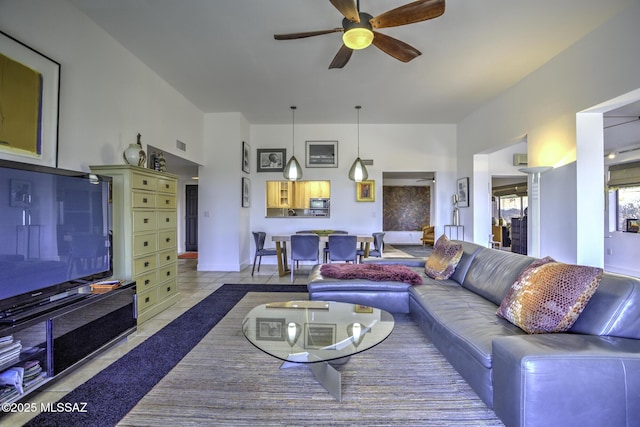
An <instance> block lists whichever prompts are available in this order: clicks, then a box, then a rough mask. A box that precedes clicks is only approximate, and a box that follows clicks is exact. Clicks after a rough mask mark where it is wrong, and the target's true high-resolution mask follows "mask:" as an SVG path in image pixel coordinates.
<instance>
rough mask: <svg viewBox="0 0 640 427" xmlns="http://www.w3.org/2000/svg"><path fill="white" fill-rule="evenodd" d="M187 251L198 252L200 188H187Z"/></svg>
mask: <svg viewBox="0 0 640 427" xmlns="http://www.w3.org/2000/svg"><path fill="white" fill-rule="evenodd" d="M184 206H185V250H186V251H187V252H197V251H198V186H197V185H186V186H185V204H184Z"/></svg>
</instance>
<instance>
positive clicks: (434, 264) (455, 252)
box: [424, 234, 462, 280]
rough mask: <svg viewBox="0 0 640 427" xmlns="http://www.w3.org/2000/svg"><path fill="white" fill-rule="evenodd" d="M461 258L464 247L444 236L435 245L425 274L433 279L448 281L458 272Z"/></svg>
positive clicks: (427, 262) (426, 264) (425, 267)
mask: <svg viewBox="0 0 640 427" xmlns="http://www.w3.org/2000/svg"><path fill="white" fill-rule="evenodd" d="M460 258H462V245H461V244H460V243H454V242H452V241H451V240H449V238H448V237H447V236H446V235H444V234H443V235H442V236H440V237H439V238H438V240H437V241H436V244H435V245H433V252H431V254H430V255H429V258H427V261H426V262H425V265H424V272H425V273H426V274H427V276H429V277H431V278H432V279H436V280H445V279H448V278H449V277H451V275H452V274H453V273H454V272H455V271H456V267H457V266H458V263H459V262H460Z"/></svg>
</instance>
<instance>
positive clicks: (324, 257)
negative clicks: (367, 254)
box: [322, 230, 349, 264]
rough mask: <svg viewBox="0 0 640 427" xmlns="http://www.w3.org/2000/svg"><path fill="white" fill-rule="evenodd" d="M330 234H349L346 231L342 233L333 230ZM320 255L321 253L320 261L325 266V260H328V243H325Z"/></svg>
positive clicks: (341, 231)
mask: <svg viewBox="0 0 640 427" xmlns="http://www.w3.org/2000/svg"><path fill="white" fill-rule="evenodd" d="M331 234H349V232H348V231H343V230H333V231H332V232H331ZM322 253H323V257H322V259H323V261H324V263H325V264H326V263H327V260H328V259H329V242H327V243H325V245H324V248H323V250H322Z"/></svg>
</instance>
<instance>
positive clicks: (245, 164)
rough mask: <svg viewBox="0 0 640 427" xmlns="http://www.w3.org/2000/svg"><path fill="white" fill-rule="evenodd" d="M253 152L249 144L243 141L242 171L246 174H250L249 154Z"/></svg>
mask: <svg viewBox="0 0 640 427" xmlns="http://www.w3.org/2000/svg"><path fill="white" fill-rule="evenodd" d="M250 151H251V147H249V144H247V143H246V142H244V141H242V171H243V172H245V173H249V152H250Z"/></svg>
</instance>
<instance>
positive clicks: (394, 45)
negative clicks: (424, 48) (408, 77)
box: [373, 31, 422, 62]
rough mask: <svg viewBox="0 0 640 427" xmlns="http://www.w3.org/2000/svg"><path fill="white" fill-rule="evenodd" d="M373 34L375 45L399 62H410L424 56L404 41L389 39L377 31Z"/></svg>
mask: <svg viewBox="0 0 640 427" xmlns="http://www.w3.org/2000/svg"><path fill="white" fill-rule="evenodd" d="M373 34H374V37H373V45H374V46H375V47H377V48H378V49H380V50H381V51H383V52H384V53H386V54H387V55H391V56H393V57H394V58H396V59H397V60H398V61H402V62H409V61H411V60H412V59H414V58H417V57H418V56H420V55H422V53H421V52H420V51H419V50H418V49H416V48H415V47H413V46H411V45H408V44H406V43H405V42H403V41H400V40H398V39H394V38H393V37H389V36H387V35H385V34H382V33H379V32H377V31H374V32H373Z"/></svg>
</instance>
